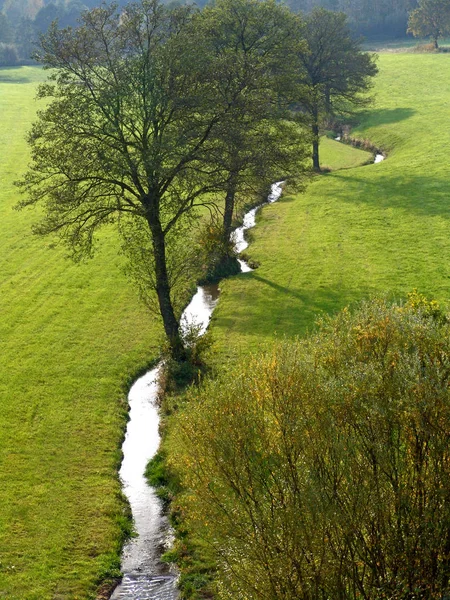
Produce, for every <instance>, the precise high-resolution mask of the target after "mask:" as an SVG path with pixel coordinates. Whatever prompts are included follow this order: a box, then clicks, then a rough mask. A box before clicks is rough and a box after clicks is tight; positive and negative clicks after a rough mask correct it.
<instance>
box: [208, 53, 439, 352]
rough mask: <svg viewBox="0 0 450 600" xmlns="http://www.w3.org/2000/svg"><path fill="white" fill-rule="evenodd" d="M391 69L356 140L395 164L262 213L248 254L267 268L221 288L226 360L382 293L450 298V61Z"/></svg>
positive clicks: (395, 63) (383, 65)
mask: <svg viewBox="0 0 450 600" xmlns="http://www.w3.org/2000/svg"><path fill="white" fill-rule="evenodd" d="M379 67H380V74H379V76H378V78H377V82H376V98H377V102H376V106H375V108H374V110H373V111H371V113H370V116H369V117H368V118H367V119H366V120H365V121H364V123H363V126H361V127H360V128H359V130H356V131H354V134H355V135H360V136H361V137H364V138H369V139H371V140H372V141H373V142H374V144H376V145H377V146H379V147H380V148H382V149H384V150H385V151H387V152H388V154H389V157H388V159H387V160H386V161H385V162H384V163H381V164H379V165H368V166H364V167H359V168H357V169H348V170H343V171H336V172H334V173H330V174H328V175H323V176H320V177H318V178H316V179H315V181H314V182H313V183H312V184H311V185H310V186H309V187H308V189H307V192H306V193H305V194H301V195H297V196H286V197H284V199H282V200H281V201H280V202H279V203H277V204H275V205H272V206H270V207H267V208H265V209H264V210H263V211H262V216H261V217H260V219H259V223H258V226H257V228H256V229H255V230H254V233H253V234H252V238H253V243H252V244H251V246H250V248H249V249H248V252H249V254H250V255H251V256H252V258H254V259H256V260H257V261H259V262H260V264H261V266H260V268H259V269H257V270H256V271H255V272H253V273H249V274H245V275H240V276H237V277H236V278H234V279H233V280H229V281H227V282H224V283H223V284H222V286H221V287H222V289H223V294H222V297H221V300H220V303H219V307H218V309H217V312H216V315H215V317H214V325H213V332H214V334H215V337H216V338H217V340H218V342H219V346H220V345H221V346H222V349H223V351H224V353H227V352H229V353H230V354H234V352H235V350H242V351H248V349H250V348H251V349H256V348H257V347H260V346H261V345H263V344H265V343H267V342H268V341H270V340H271V338H272V337H273V335H274V333H277V334H279V335H288V336H292V335H295V334H302V333H304V332H305V331H306V330H307V329H308V328H311V327H312V326H313V324H314V321H315V319H316V317H317V315H318V314H319V313H320V312H321V311H326V312H334V311H336V310H338V309H339V308H341V307H343V306H344V305H347V304H348V303H351V302H354V301H356V300H358V299H359V298H362V297H367V296H369V295H371V294H374V293H384V292H390V293H392V294H394V295H396V296H403V295H405V294H406V293H407V292H408V291H409V290H411V289H412V288H414V287H417V288H418V289H419V290H420V291H422V292H425V293H427V294H430V295H432V296H434V297H435V298H437V299H438V300H443V301H446V300H447V299H448V296H449V291H450V267H449V256H450V221H449V218H450V203H449V191H450V189H449V188H450V185H449V181H448V168H447V164H448V148H449V141H450V130H449V129H448V127H447V126H446V123H447V120H448V110H449V98H450V56H449V55H447V54H440V55H439V54H438V55H425V54H421V55H418V54H415V55H414V54H392V55H389V54H385V55H381V56H380V59H379ZM230 346H231V347H234V349H232V350H230Z"/></svg>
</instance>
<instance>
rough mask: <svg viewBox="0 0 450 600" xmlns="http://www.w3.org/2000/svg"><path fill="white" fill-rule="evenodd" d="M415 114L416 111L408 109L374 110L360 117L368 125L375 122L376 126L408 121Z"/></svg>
mask: <svg viewBox="0 0 450 600" xmlns="http://www.w3.org/2000/svg"><path fill="white" fill-rule="evenodd" d="M416 113H417V111H416V110H414V109H413V108H409V107H403V108H400V107H398V108H380V109H376V108H375V109H372V110H370V111H367V112H364V113H362V116H363V118H364V120H367V121H368V122H370V123H372V122H375V123H376V124H377V125H390V124H392V123H398V122H399V121H404V120H405V119H409V118H410V117H412V116H413V115H415V114H416Z"/></svg>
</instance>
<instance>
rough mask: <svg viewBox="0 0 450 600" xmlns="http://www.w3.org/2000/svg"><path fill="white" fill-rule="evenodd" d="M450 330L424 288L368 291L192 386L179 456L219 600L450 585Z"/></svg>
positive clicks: (179, 425)
mask: <svg viewBox="0 0 450 600" xmlns="http://www.w3.org/2000/svg"><path fill="white" fill-rule="evenodd" d="M449 334H450V327H449V323H448V320H447V318H446V316H445V314H444V313H443V312H442V311H441V310H440V308H439V306H438V305H437V304H436V303H434V302H429V301H427V300H426V299H425V298H424V297H422V296H420V295H419V294H417V293H414V294H411V295H410V296H409V300H408V302H406V303H405V304H393V305H391V304H389V303H388V302H387V301H385V300H373V301H367V302H365V303H363V304H361V305H360V306H359V308H358V309H357V310H355V311H354V312H352V311H349V310H347V309H345V310H343V311H342V312H340V313H339V314H338V315H337V316H336V317H334V318H330V317H325V318H324V319H323V320H322V321H321V322H320V324H319V331H318V333H317V334H314V335H312V336H310V337H308V338H307V339H305V340H304V341H294V342H292V341H291V342H284V343H278V344H276V345H275V347H274V348H273V350H271V351H270V352H267V353H266V354H264V355H259V356H255V357H254V358H253V359H251V360H250V361H247V363H246V364H245V365H244V366H242V367H240V368H239V369H238V370H237V371H235V372H233V373H232V374H231V375H228V376H224V377H222V379H221V380H217V381H215V382H210V383H208V384H206V385H205V386H204V387H203V389H202V390H201V391H200V392H198V391H194V392H193V393H192V395H191V398H190V403H189V404H188V406H187V408H185V410H184V411H183V412H181V413H180V414H179V415H178V417H177V421H176V427H174V429H173V431H172V434H171V439H170V443H171V445H172V446H173V447H174V448H175V450H176V451H175V452H174V454H173V457H172V458H171V466H172V469H173V470H174V471H175V472H176V473H177V474H178V475H179V476H180V477H181V481H182V484H183V486H184V489H185V492H184V496H183V498H181V499H180V511H182V514H183V515H184V518H186V519H187V521H188V524H189V526H190V527H191V528H192V529H194V530H195V531H196V532H197V533H198V536H199V537H200V538H202V539H204V540H206V543H207V544H208V546H209V548H210V550H211V552H212V553H213V556H214V559H215V561H216V563H217V566H218V570H217V590H216V591H217V597H218V598H221V599H231V598H233V600H236V599H244V598H245V599H263V598H264V599H266V598H271V599H273V600H278V599H280V600H281V599H283V600H285V599H288V598H296V599H299V600H300V599H301V600H317V599H319V598H320V599H330V600H331V599H333V600H338V599H339V600H340V599H342V600H344V599H345V600H347V599H349V600H350V599H351V600H356V598H364V599H367V600H372V599H373V600H375V599H377V600H378V599H382V598H383V599H387V598H389V599H399V600H400V599H412V598H430V599H431V598H436V599H437V598H442V597H445V596H446V595H447V594H448V593H449V577H450V536H449V530H450V448H449V445H448V432H449V431H450V402H449V401H450V394H449V385H450V335H449Z"/></svg>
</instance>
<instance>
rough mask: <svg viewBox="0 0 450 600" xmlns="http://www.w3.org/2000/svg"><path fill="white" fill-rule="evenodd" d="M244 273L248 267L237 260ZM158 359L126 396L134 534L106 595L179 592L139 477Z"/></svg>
mask: <svg viewBox="0 0 450 600" xmlns="http://www.w3.org/2000/svg"><path fill="white" fill-rule="evenodd" d="M384 158H385V157H384V155H383V154H377V155H376V156H375V161H374V162H375V163H379V162H381V161H382V160H384ZM282 191H283V189H282V182H278V183H274V184H273V185H272V188H271V192H270V194H269V195H268V197H267V201H266V202H264V203H262V204H260V205H259V206H257V207H255V208H253V209H252V210H250V211H249V212H248V213H246V215H245V216H244V220H243V225H242V226H241V227H238V228H237V229H236V230H235V231H234V233H233V241H234V243H235V248H236V251H237V252H238V253H240V252H242V251H243V250H245V249H246V248H247V246H248V243H247V242H246V240H245V231H246V230H247V229H251V228H252V227H254V226H255V223H256V213H257V211H258V210H259V209H260V208H261V206H263V205H264V204H267V203H273V202H276V201H277V200H278V199H279V197H280V196H281V193H282ZM239 263H240V265H241V270H242V272H243V273H246V272H248V271H251V270H252V269H251V268H250V267H249V266H248V265H247V263H246V262H244V261H243V260H239ZM219 295H220V290H219V286H218V285H205V286H202V287H198V288H197V292H196V293H195V295H194V296H193V298H192V300H191V302H190V304H189V305H188V306H187V308H186V309H185V311H184V313H183V316H182V318H181V326H182V327H184V328H186V327H187V326H189V325H190V324H192V323H194V324H195V325H197V326H198V327H199V329H200V334H203V333H204V332H205V331H206V329H207V327H208V324H209V321H210V319H211V315H212V313H213V311H214V308H215V307H216V304H217V302H218V300H219ZM159 369H160V365H158V366H157V367H155V368H154V369H152V370H151V371H149V372H148V373H146V374H145V375H144V376H143V377H141V378H140V379H138V380H137V381H136V382H135V383H134V385H133V386H132V387H131V389H130V392H129V395H128V402H129V405H130V413H129V417H130V420H129V422H128V425H127V431H126V436H125V441H124V443H123V446H122V451H123V456H124V458H123V462H122V466H121V469H120V472H119V475H120V478H121V480H122V483H123V489H124V493H125V494H126V496H127V498H128V500H129V502H130V505H131V510H132V514H133V519H134V524H135V530H136V532H137V536H136V537H135V538H132V539H131V540H130V541H129V542H128V543H127V544H126V545H125V547H124V549H123V554H122V572H123V580H122V582H121V583H120V584H119V586H118V587H117V588H116V589H115V591H114V592H113V595H112V597H111V600H176V599H177V598H178V591H177V586H176V583H177V576H176V573H174V572H171V571H170V568H169V567H168V566H167V565H166V564H164V563H162V562H161V561H160V556H161V554H162V552H164V550H165V549H166V548H167V547H168V546H169V545H170V527H169V524H168V521H167V517H166V516H165V515H163V511H162V503H161V501H160V499H159V498H158V497H157V496H156V494H155V491H154V489H153V488H152V487H150V486H149V485H148V484H147V481H146V479H145V477H144V472H145V467H146V465H147V463H148V461H149V460H150V459H151V458H152V457H153V456H154V455H155V453H156V451H157V449H158V446H159V443H160V436H159V431H158V427H159V414H158V408H157V395H158V387H157V379H158V373H159Z"/></svg>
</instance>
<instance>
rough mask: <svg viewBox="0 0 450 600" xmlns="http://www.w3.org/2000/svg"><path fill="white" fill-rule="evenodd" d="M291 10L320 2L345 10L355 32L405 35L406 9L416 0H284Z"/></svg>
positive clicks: (372, 34) (395, 35)
mask: <svg viewBox="0 0 450 600" xmlns="http://www.w3.org/2000/svg"><path fill="white" fill-rule="evenodd" d="M286 3H287V4H288V6H290V8H292V10H294V11H301V12H309V11H311V10H312V9H313V8H314V7H316V6H320V7H323V8H326V9H328V10H336V11H342V12H345V13H346V14H347V15H348V18H349V22H350V23H351V25H352V27H353V28H354V30H355V32H356V33H358V34H362V35H364V36H366V37H369V38H371V37H377V38H380V37H386V38H389V37H403V36H406V29H407V22H408V13H409V12H410V11H411V10H412V9H414V8H416V7H417V0H286Z"/></svg>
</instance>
